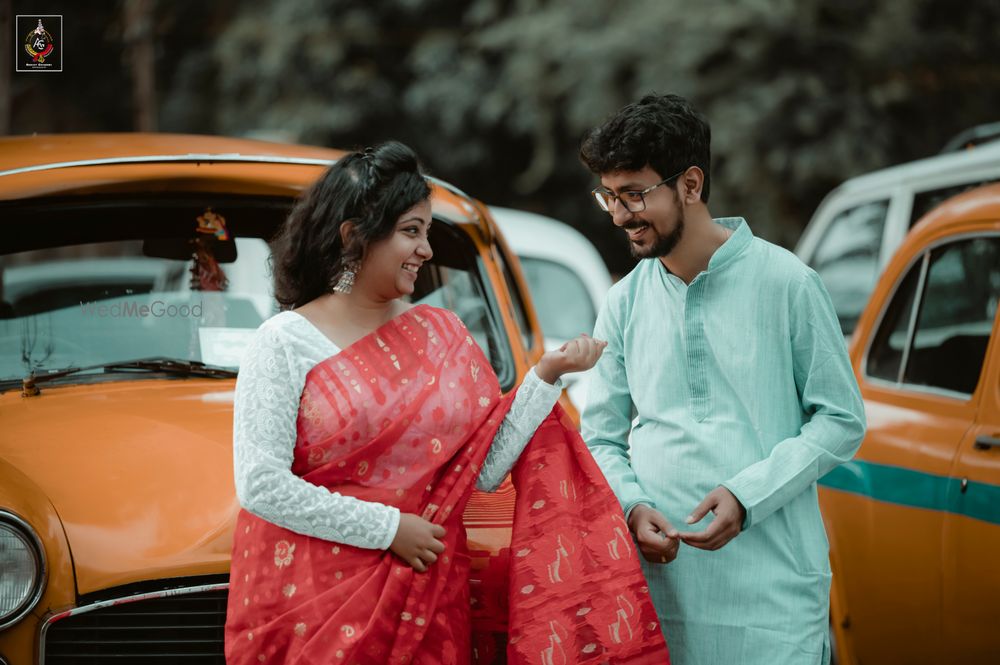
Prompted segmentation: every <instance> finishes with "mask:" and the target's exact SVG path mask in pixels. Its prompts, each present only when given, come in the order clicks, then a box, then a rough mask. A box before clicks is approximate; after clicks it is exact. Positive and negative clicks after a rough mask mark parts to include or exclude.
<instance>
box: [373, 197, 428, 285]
mask: <svg viewBox="0 0 1000 665" xmlns="http://www.w3.org/2000/svg"><path fill="white" fill-rule="evenodd" d="M430 230H431V202H430V201H429V200H424V201H421V202H420V203H418V204H417V205H415V206H413V207H412V208H410V209H409V210H407V211H406V212H404V213H403V214H402V215H400V216H399V219H397V220H396V226H395V227H394V228H393V230H392V233H391V234H390V235H389V236H388V237H386V238H383V239H381V240H379V241H377V242H374V243H372V244H371V245H369V246H368V251H366V252H365V258H364V260H363V261H362V263H361V270H360V271H359V272H358V277H357V286H356V288H361V289H364V290H365V291H367V292H370V293H371V295H373V296H375V297H378V298H380V299H382V298H384V299H393V298H399V297H401V296H406V295H410V294H411V293H413V288H414V283H415V282H416V281H417V271H418V270H419V269H420V267H421V266H422V265H423V263H424V262H425V261H429V260H430V258H431V257H432V256H433V255H434V252H432V251H431V245H430V242H428V240H427V234H428V233H429V232H430Z"/></svg>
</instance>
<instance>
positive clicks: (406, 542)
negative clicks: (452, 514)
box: [389, 513, 445, 573]
mask: <svg viewBox="0 0 1000 665" xmlns="http://www.w3.org/2000/svg"><path fill="white" fill-rule="evenodd" d="M444 534H445V530H444V527H443V526H441V525H440V524H432V523H430V522H428V521H427V520H425V519H423V518H422V517H417V516H416V515H414V514H412V513H401V514H400V516H399V528H398V529H396V537H395V538H393V539H392V544H391V545H389V549H390V550H392V552H393V553H394V554H395V555H396V556H398V557H399V558H400V559H402V560H403V561H405V562H406V563H408V564H410V565H411V566H412V567H413V569H414V570H416V571H417V572H420V573H423V572H426V570H427V566H429V565H430V564H432V563H434V562H435V561H437V555H438V554H441V553H442V552H444V543H442V542H441V541H440V540H438V538H443V537H444Z"/></svg>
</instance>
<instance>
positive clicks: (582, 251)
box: [490, 206, 611, 411]
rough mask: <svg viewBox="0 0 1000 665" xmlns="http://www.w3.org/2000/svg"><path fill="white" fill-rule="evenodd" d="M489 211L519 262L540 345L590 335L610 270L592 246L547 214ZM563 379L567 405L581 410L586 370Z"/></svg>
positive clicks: (550, 346)
mask: <svg viewBox="0 0 1000 665" xmlns="http://www.w3.org/2000/svg"><path fill="white" fill-rule="evenodd" d="M490 213H491V214H492V215H493V219H495V220H496V222H497V224H498V225H499V226H500V231H501V232H502V233H503V235H504V238H505V239H506V240H507V244H508V245H509V246H510V249H511V251H513V252H514V253H515V254H517V258H518V259H519V260H520V262H521V271H522V272H523V273H524V277H525V279H527V280H528V289H529V290H530V291H531V298H532V300H533V301H534V303H535V311H536V313H537V314H538V319H539V323H540V324H541V326H542V332H543V333H544V334H545V348H546V350H548V349H554V348H558V347H559V346H561V345H562V344H563V343H564V342H566V341H567V340H570V339H573V338H574V337H576V336H577V335H579V334H580V333H587V334H588V335H590V334H592V333H593V332H594V323H595V322H596V320H597V312H598V311H599V310H600V308H601V304H602V303H603V302H604V297H605V295H606V294H607V292H608V289H609V288H611V274H610V273H609V272H608V268H607V266H606V265H605V264H604V260H603V259H602V258H601V255H600V253H598V251H597V248H596V247H594V245H593V244H592V243H591V242H590V241H589V240H587V238H586V236H584V235H583V234H582V233H580V232H579V231H577V230H576V229H574V228H573V227H571V226H569V225H568V224H565V223H563V222H560V221H559V220H556V219H552V218H551V217H545V216H544V215H538V214H535V213H531V212H525V211H523V210H512V209H510V208H499V207H495V206H490ZM564 380H565V381H566V382H567V384H568V386H567V389H568V391H569V396H570V399H571V400H572V401H573V405H574V406H576V408H577V409H579V410H580V411H582V410H583V407H584V405H585V404H586V398H587V381H586V373H581V374H569V375H567V376H566V377H564Z"/></svg>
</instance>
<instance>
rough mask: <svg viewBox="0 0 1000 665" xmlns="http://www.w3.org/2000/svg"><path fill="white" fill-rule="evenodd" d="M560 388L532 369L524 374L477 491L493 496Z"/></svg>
mask: <svg viewBox="0 0 1000 665" xmlns="http://www.w3.org/2000/svg"><path fill="white" fill-rule="evenodd" d="M562 388H563V382H562V379H560V380H558V381H556V382H555V383H554V384H551V383H545V382H544V381H542V380H541V379H540V378H539V377H538V374H536V373H535V368H534V367H532V368H531V369H530V370H529V371H528V373H527V374H525V376H524V380H523V381H521V385H520V386H519V387H518V389H517V394H516V395H515V396H514V401H513V402H512V403H511V405H510V409H509V410H508V411H507V415H506V416H504V419H503V422H502V423H500V428H499V429H498V430H497V434H496V436H495V437H494V438H493V443H492V444H491V445H490V450H489V452H488V453H487V454H486V459H485V460H484V461H483V468H482V470H481V471H480V472H479V478H478V479H477V480H476V488H477V489H480V490H483V491H485V492H492V491H494V490H496V488H497V487H499V486H500V483H502V482H503V479H504V478H505V477H506V476H507V474H508V473H509V472H510V469H511V467H513V466H514V462H516V461H517V458H518V457H520V456H521V451H523V450H524V447H525V446H526V445H528V441H530V440H531V437H532V436H534V435H535V430H536V429H538V426H539V425H541V424H542V421H543V420H545V417H546V416H548V415H549V413H550V412H551V411H552V407H554V406H555V405H556V402H558V401H559V395H560V394H561V393H562Z"/></svg>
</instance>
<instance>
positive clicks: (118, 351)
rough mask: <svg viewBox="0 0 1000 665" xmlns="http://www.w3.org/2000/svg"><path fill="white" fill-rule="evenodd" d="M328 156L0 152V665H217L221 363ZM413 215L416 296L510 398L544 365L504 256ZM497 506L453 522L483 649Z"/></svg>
mask: <svg viewBox="0 0 1000 665" xmlns="http://www.w3.org/2000/svg"><path fill="white" fill-rule="evenodd" d="M340 154H341V153H339V152H337V151H333V150H326V149H320V148H307V147H301V146H289V145H282V144H272V143H264V142H257V141H247V140H237V139H226V138H215V137H204V136H169V135H142V134H131V135H130V134H119V135H97V134H94V135H63V136H34V137H23V138H5V139H0V219H2V220H3V240H2V241H0V423H2V425H0V664H4V663H10V664H12V665H27V664H28V663H45V664H46V665H53V664H56V663H70V662H72V663H107V662H130V663H131V662H142V663H221V662H223V659H222V626H223V623H224V620H225V608H226V589H227V581H228V570H229V556H230V543H231V535H232V527H233V521H234V518H235V516H236V514H237V511H238V504H237V502H236V497H235V492H234V488H233V480H232V476H233V473H232V451H231V446H232V404H233V388H234V381H235V376H236V372H237V371H238V364H239V359H240V353H241V350H242V349H243V348H244V345H245V344H246V341H247V338H248V336H249V335H250V334H251V333H252V332H253V331H254V329H255V328H256V327H257V326H258V325H259V324H260V323H261V322H262V321H263V320H264V319H266V318H267V317H269V316H271V315H272V314H274V313H276V311H277V307H276V303H275V301H274V299H273V297H272V292H271V287H270V281H269V272H268V267H267V260H268V258H269V249H268V244H267V239H268V238H270V237H271V236H272V234H273V233H274V231H275V230H276V228H277V226H278V225H279V224H280V223H281V221H282V220H283V219H284V217H285V215H286V214H287V212H288V210H289V208H290V205H291V203H292V201H293V199H294V197H296V196H297V195H298V194H299V193H300V192H301V191H302V190H303V189H304V188H306V187H307V186H308V185H309V184H310V183H312V182H313V181H314V180H316V179H317V178H318V177H319V175H320V173H321V172H322V171H323V169H324V168H325V167H326V166H327V165H328V164H329V163H330V162H331V161H332V160H335V159H336V158H337V157H338V155H340ZM432 204H433V206H432V207H433V214H434V218H435V220H436V224H435V229H434V233H433V234H432V239H431V242H432V245H433V249H434V259H433V262H432V263H433V265H431V266H430V267H429V268H425V271H424V272H423V273H422V274H421V276H420V278H419V281H418V285H417V293H416V294H415V295H414V300H416V301H419V302H426V303H430V304H433V305H437V306H443V307H447V308H450V309H453V310H454V311H455V312H457V313H458V314H459V316H460V317H461V318H462V319H463V321H464V322H465V324H466V325H467V326H468V327H469V329H470V330H471V331H472V333H473V335H474V337H475V338H476V340H477V341H478V342H479V344H480V345H481V346H482V348H483V350H484V351H485V353H486V355H487V356H488V358H489V359H490V361H491V363H492V365H493V368H494V369H495V370H496V373H497V375H498V376H499V378H500V383H501V385H502V386H503V387H504V389H505V390H509V389H511V388H513V387H514V386H515V385H516V383H517V382H518V380H519V378H520V377H521V376H522V375H523V373H524V372H525V371H526V370H527V368H528V367H529V366H530V365H531V364H532V363H533V362H534V361H535V360H537V358H538V357H539V356H540V355H541V353H543V339H542V335H541V332H540V329H539V326H538V323H537V319H536V316H535V313H534V311H533V309H532V305H531V302H530V298H529V296H528V295H527V291H526V289H525V286H524V281H523V279H522V277H521V274H520V270H519V266H518V264H517V259H516V257H514V256H513V255H512V254H511V253H510V252H509V250H508V248H507V246H506V245H505V243H504V241H503V239H502V237H501V236H500V235H499V233H498V232H497V229H496V226H495V223H494V222H493V221H492V219H491V218H490V216H489V213H488V211H487V209H486V207H485V206H483V205H482V204H480V203H479V202H478V201H475V200H473V199H471V198H469V197H468V196H466V195H465V194H463V193H462V192H460V191H459V190H457V189H455V188H454V187H451V186H449V185H447V184H445V183H442V182H435V184H434V188H433V195H432ZM220 267H221V272H222V274H221V275H220V274H219V268H220ZM564 406H566V407H568V408H569V409H570V410H571V413H575V412H572V406H571V405H570V404H569V403H568V402H567V401H566V400H565V396H564ZM512 505H513V503H512V490H511V489H510V487H509V486H505V487H504V488H502V489H501V491H500V492H498V493H497V494H492V495H481V494H477V495H476V496H475V497H474V498H473V500H472V502H471V503H470V506H469V509H468V511H467V513H466V525H467V528H468V533H469V541H470V547H471V549H472V550H473V554H474V557H475V559H474V568H475V569H476V576H475V578H474V579H473V580H472V584H473V597H474V600H475V601H476V602H475V603H474V612H475V618H476V621H477V622H478V623H479V625H480V626H485V627H486V628H487V629H491V630H494V631H497V632H498V633H502V631H503V630H504V629H505V626H504V622H505V620H506V613H505V611H504V608H503V607H502V606H501V603H502V596H503V593H495V592H494V591H495V590H497V589H503V587H504V579H503V576H504V571H505V563H506V560H505V556H506V551H505V550H504V546H505V544H506V543H507V542H509V526H510V519H511V514H512ZM480 647H481V649H480V651H481V652H482V653H480V656H481V657H482V659H483V660H488V659H489V656H490V653H489V652H490V651H491V650H494V651H495V649H492V647H491V645H489V644H485V645H480Z"/></svg>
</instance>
